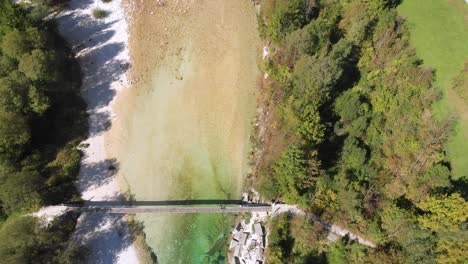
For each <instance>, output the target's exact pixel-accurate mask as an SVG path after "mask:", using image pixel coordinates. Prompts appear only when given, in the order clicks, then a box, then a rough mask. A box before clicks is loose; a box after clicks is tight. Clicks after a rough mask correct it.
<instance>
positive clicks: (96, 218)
mask: <svg viewBox="0 0 468 264" xmlns="http://www.w3.org/2000/svg"><path fill="white" fill-rule="evenodd" d="M123 218H124V216H123V215H115V214H106V213H82V214H81V216H80V218H79V220H78V223H79V224H78V225H77V228H76V230H75V233H74V235H73V239H74V240H75V241H77V242H79V243H80V244H82V245H86V247H89V248H92V250H93V254H92V257H93V259H88V261H89V262H92V263H102V264H111V263H117V262H118V258H119V253H121V252H122V251H124V250H125V249H126V248H128V247H129V246H131V244H132V243H133V237H132V234H131V230H130V229H129V227H128V226H127V224H126V222H125V221H124V219H123Z"/></svg>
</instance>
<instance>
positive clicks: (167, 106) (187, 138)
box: [106, 1, 260, 263]
mask: <svg viewBox="0 0 468 264" xmlns="http://www.w3.org/2000/svg"><path fill="white" fill-rule="evenodd" d="M128 3H131V2H130V1H129V2H128ZM132 8H133V9H132V10H131V13H130V19H129V21H131V23H130V28H129V30H130V51H131V53H130V56H131V60H132V68H131V70H130V80H131V82H132V84H133V85H132V89H128V90H124V91H123V92H122V95H119V96H118V98H117V101H116V104H115V108H114V109H115V111H116V113H117V117H118V118H116V120H115V122H114V123H113V126H112V129H111V131H110V135H109V136H108V137H107V138H106V140H108V141H109V145H110V146H111V148H108V149H111V150H109V152H110V153H117V156H116V160H118V161H119V165H118V167H119V171H118V174H119V177H121V178H122V179H124V181H125V184H128V186H129V189H130V190H131V193H132V194H133V195H134V198H135V199H136V200H138V201H161V200H162V201H164V200H175V199H184V200H196V199H238V198H240V196H241V190H242V185H243V179H244V176H245V174H246V172H247V168H248V162H247V156H248V152H249V148H250V147H249V140H248V139H249V134H250V131H251V129H250V127H251V120H252V119H253V117H254V113H255V97H254V92H255V87H256V79H257V73H258V70H257V57H258V54H259V50H260V49H259V45H258V37H257V30H256V17H255V10H254V8H253V6H252V3H251V2H250V1H236V2H231V1H202V2H194V1H174V2H172V1H152V2H144V3H142V2H135V5H134V6H133V7H132ZM137 219H138V220H142V221H143V222H144V231H145V233H146V237H147V242H148V244H149V245H150V246H151V247H152V248H153V249H154V250H155V253H156V255H157V256H158V260H160V261H161V262H162V263H203V262H204V261H205V262H206V261H212V262H216V261H218V262H223V258H224V256H223V255H225V253H226V252H225V248H224V245H225V241H226V238H227V235H228V233H229V232H230V230H229V229H230V226H231V225H232V224H233V218H231V217H226V216H222V215H216V214H207V215H187V216H180V215H179V216H169V215H160V216H154V215H147V216H137ZM174 256H178V258H177V259H174ZM179 256H180V258H179ZM210 263H211V262H210Z"/></svg>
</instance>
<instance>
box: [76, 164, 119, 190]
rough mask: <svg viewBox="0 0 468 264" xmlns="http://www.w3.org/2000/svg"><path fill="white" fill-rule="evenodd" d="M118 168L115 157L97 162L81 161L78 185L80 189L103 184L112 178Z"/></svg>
mask: <svg viewBox="0 0 468 264" xmlns="http://www.w3.org/2000/svg"><path fill="white" fill-rule="evenodd" d="M118 170H119V163H118V162H117V160H116V159H106V160H104V161H101V162H97V163H82V164H81V168H80V175H81V176H80V178H79V179H78V184H77V185H78V186H79V188H80V191H83V190H87V189H89V188H93V187H97V186H101V185H104V184H106V183H108V182H110V181H111V180H112V178H113V177H114V176H115V174H116V173H117V172H118Z"/></svg>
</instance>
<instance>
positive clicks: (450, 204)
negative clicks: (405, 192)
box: [416, 193, 468, 232]
mask: <svg viewBox="0 0 468 264" xmlns="http://www.w3.org/2000/svg"><path fill="white" fill-rule="evenodd" d="M416 205H417V206H418V208H419V209H421V210H423V211H425V212H427V213H426V214H424V215H423V216H421V217H420V218H419V221H420V223H421V225H422V226H423V227H425V228H428V229H431V230H433V231H436V232H438V231H442V230H447V231H456V230H458V228H459V227H460V225H461V224H462V223H463V222H466V221H467V220H468V211H467V210H466V208H467V207H468V202H467V201H465V199H463V197H461V195H460V194H458V193H453V194H451V195H450V196H446V197H434V196H431V197H428V198H426V199H424V200H422V201H421V202H419V203H417V204H416Z"/></svg>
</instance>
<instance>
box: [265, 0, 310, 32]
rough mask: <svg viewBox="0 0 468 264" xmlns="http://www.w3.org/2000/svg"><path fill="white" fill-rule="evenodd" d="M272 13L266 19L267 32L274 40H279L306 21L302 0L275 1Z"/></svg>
mask: <svg viewBox="0 0 468 264" xmlns="http://www.w3.org/2000/svg"><path fill="white" fill-rule="evenodd" d="M276 5H277V6H276V8H275V9H274V10H275V11H274V13H273V14H272V15H271V17H270V18H269V20H268V28H267V34H268V36H269V37H270V38H271V39H272V40H274V41H281V40H283V38H284V37H285V36H286V35H287V34H288V33H290V32H292V31H294V30H295V29H298V28H300V27H302V26H303V25H304V24H305V22H306V13H305V11H304V7H305V1H304V0H291V1H282V0H280V1H277V2H276Z"/></svg>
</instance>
